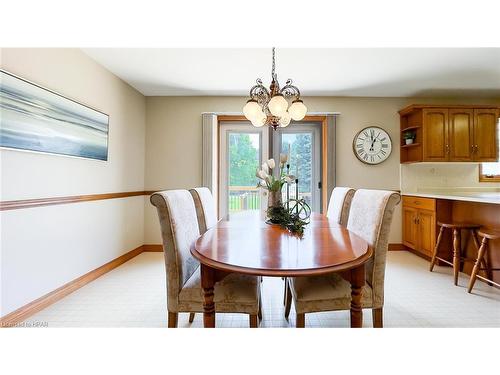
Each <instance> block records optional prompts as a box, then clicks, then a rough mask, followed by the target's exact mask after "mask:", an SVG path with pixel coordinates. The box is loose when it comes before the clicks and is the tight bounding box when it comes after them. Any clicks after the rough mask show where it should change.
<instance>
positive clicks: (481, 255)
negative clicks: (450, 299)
mask: <svg viewBox="0 0 500 375" xmlns="http://www.w3.org/2000/svg"><path fill="white" fill-rule="evenodd" d="M487 246H488V239H487V238H486V237H484V238H483V241H482V242H481V246H480V247H479V251H478V253H477V259H476V263H475V264H474V268H473V269H472V273H471V275H470V280H469V289H468V292H469V293H470V292H471V291H472V288H473V287H474V283H475V282H476V278H477V273H478V272H479V269H480V267H481V264H483V258H484V253H485V252H486V248H487Z"/></svg>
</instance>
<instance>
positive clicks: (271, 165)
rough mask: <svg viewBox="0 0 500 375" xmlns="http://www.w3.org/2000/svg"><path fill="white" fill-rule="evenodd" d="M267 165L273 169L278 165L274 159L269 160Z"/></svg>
mask: <svg viewBox="0 0 500 375" xmlns="http://www.w3.org/2000/svg"><path fill="white" fill-rule="evenodd" d="M267 165H269V168H271V169H273V168H274V167H276V163H275V162H274V159H269V160H268V161H267Z"/></svg>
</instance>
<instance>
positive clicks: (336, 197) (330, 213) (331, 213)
mask: <svg viewBox="0 0 500 375" xmlns="http://www.w3.org/2000/svg"><path fill="white" fill-rule="evenodd" d="M355 192H356V190H355V189H353V188H350V187H340V186H337V187H335V188H333V191H332V194H331V195H330V202H329V203H328V209H327V211H326V216H327V217H328V218H330V219H333V220H335V221H336V222H337V223H339V224H341V225H347V219H348V218H349V209H350V208H351V201H352V197H353V196H354V193H355Z"/></svg>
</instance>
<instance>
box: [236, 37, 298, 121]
mask: <svg viewBox="0 0 500 375" xmlns="http://www.w3.org/2000/svg"><path fill="white" fill-rule="evenodd" d="M275 61H276V57H275V51H274V47H273V66H272V71H271V79H272V80H271V85H270V86H269V90H268V89H267V88H265V87H264V86H263V85H262V80H261V79H260V78H258V79H257V84H256V85H255V86H253V87H252V88H251V89H250V99H249V100H248V101H247V103H246V104H245V106H244V107H243V114H244V115H245V117H246V118H247V119H248V120H250V121H251V122H252V125H253V126H255V127H261V126H264V125H270V126H272V127H273V129H274V130H276V129H277V128H278V127H282V128H284V127H286V126H288V125H289V124H290V121H291V120H295V121H300V120H302V119H303V118H304V117H305V115H306V112H307V107H306V106H305V105H304V102H302V100H301V99H300V91H299V89H298V88H297V87H295V86H293V85H292V80H291V79H288V80H287V81H286V84H285V86H284V87H283V88H282V89H281V90H280V86H279V83H278V76H277V75H276V73H275V65H276V62H275ZM289 100H290V101H291V102H292V104H290V105H289V103H288V101H289Z"/></svg>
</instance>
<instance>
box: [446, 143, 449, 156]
mask: <svg viewBox="0 0 500 375" xmlns="http://www.w3.org/2000/svg"><path fill="white" fill-rule="evenodd" d="M446 153H447V154H449V153H450V145H446Z"/></svg>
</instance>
